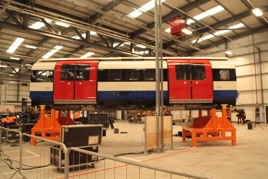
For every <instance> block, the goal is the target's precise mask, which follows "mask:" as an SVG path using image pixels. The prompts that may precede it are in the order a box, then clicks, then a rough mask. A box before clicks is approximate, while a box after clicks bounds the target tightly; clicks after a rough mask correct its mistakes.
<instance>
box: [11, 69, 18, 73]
mask: <svg viewBox="0 0 268 179" xmlns="http://www.w3.org/2000/svg"><path fill="white" fill-rule="evenodd" d="M19 71H20V69H19V68H15V70H14V71H12V73H18V72H19Z"/></svg>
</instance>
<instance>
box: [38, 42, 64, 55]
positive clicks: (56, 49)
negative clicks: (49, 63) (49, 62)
mask: <svg viewBox="0 0 268 179" xmlns="http://www.w3.org/2000/svg"><path fill="white" fill-rule="evenodd" d="M62 48H63V46H59V45H57V46H55V47H54V49H52V50H51V51H49V52H48V53H46V54H45V55H44V56H43V57H42V58H49V57H51V56H52V55H53V54H54V53H56V52H57V51H59V50H60V49H62Z"/></svg>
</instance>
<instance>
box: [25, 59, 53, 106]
mask: <svg viewBox="0 0 268 179" xmlns="http://www.w3.org/2000/svg"><path fill="white" fill-rule="evenodd" d="M55 65H56V62H40V61H38V62H37V63H35V64H34V65H33V66H32V71H31V83H30V98H31V101H32V102H31V103H32V105H33V106H35V105H40V104H44V105H46V104H53V80H54V68H55Z"/></svg>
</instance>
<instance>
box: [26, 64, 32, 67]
mask: <svg viewBox="0 0 268 179" xmlns="http://www.w3.org/2000/svg"><path fill="white" fill-rule="evenodd" d="M25 66H26V67H31V66H33V65H32V64H29V63H26V64H25Z"/></svg>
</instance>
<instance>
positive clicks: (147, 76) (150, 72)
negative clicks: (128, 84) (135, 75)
mask: <svg viewBox="0 0 268 179" xmlns="http://www.w3.org/2000/svg"><path fill="white" fill-rule="evenodd" d="M143 80H144V81H155V70H154V69H146V70H144V71H143Z"/></svg>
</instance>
